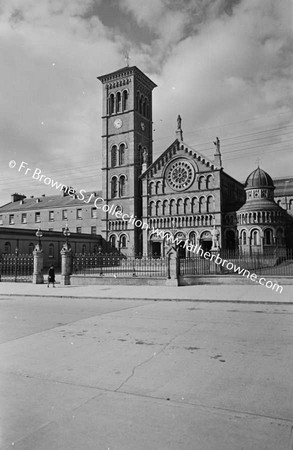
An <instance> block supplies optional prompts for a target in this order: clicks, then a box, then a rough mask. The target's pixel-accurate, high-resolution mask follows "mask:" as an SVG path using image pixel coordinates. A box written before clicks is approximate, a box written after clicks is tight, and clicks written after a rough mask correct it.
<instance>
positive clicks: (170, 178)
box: [166, 159, 194, 191]
mask: <svg viewBox="0 0 293 450" xmlns="http://www.w3.org/2000/svg"><path fill="white" fill-rule="evenodd" d="M193 180H194V168H193V165H192V164H191V163H190V162H189V161H187V160H186V159H177V160H176V161H174V162H173V163H171V164H170V165H169V167H168V168H167V172H166V181H167V184H168V185H169V186H170V188H171V189H174V190H176V191H184V190H185V189H187V188H189V186H190V185H191V184H192V182H193Z"/></svg>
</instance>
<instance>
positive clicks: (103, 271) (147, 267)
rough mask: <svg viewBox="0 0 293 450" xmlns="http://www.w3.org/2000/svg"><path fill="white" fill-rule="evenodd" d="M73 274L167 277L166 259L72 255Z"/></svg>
mask: <svg viewBox="0 0 293 450" xmlns="http://www.w3.org/2000/svg"><path fill="white" fill-rule="evenodd" d="M72 273H73V274H74V275H83V276H87V275H94V276H99V277H101V276H103V277H138V278H152V277H156V278H165V277H167V259H166V258H150V257H148V256H140V257H135V256H128V257H127V258H126V257H123V256H121V255H106V254H102V255H86V254H85V255H74V257H73V270H72Z"/></svg>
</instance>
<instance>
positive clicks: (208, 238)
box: [199, 231, 213, 252]
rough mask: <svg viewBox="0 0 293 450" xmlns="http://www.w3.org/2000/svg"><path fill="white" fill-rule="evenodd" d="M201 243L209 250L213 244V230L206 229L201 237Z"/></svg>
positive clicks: (204, 249) (205, 249) (206, 250)
mask: <svg viewBox="0 0 293 450" xmlns="http://www.w3.org/2000/svg"><path fill="white" fill-rule="evenodd" d="M199 243H200V246H201V248H202V249H203V251H204V252H209V251H210V249H211V248H212V245H213V239H212V235H211V232H210V231H204V232H203V233H202V235H201V237H200V241H199Z"/></svg>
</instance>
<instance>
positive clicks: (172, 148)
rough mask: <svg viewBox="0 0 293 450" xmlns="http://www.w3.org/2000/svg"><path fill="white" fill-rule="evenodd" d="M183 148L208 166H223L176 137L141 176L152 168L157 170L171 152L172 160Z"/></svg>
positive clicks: (212, 167)
mask: <svg viewBox="0 0 293 450" xmlns="http://www.w3.org/2000/svg"><path fill="white" fill-rule="evenodd" d="M182 149H184V150H185V153H186V154H187V155H189V156H192V157H193V158H194V159H195V160H196V159H197V160H199V161H202V162H203V163H204V164H205V165H206V166H207V168H211V169H218V170H219V169H221V167H218V166H216V165H215V163H214V162H213V161H212V160H210V159H209V158H207V157H206V156H204V155H203V154H202V153H200V152H198V151H197V150H194V149H192V148H191V147H190V146H189V145H188V144H186V143H185V142H183V141H179V140H178V139H175V141H174V142H172V144H171V145H169V147H168V148H167V149H166V150H165V151H164V152H163V153H161V155H160V156H158V158H157V159H156V160H155V161H154V162H153V163H152V164H151V165H150V166H149V167H148V168H147V170H146V171H145V172H144V173H142V174H141V178H144V177H145V176H146V175H148V174H149V173H150V172H151V171H152V170H155V171H156V170H157V166H158V165H160V164H161V162H162V161H163V160H164V159H165V157H166V156H167V155H168V154H170V153H171V154H172V156H171V157H170V160H171V159H172V158H173V156H175V155H176V153H177V152H178V151H179V150H182Z"/></svg>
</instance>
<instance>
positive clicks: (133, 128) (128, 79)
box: [98, 66, 156, 255]
mask: <svg viewBox="0 0 293 450" xmlns="http://www.w3.org/2000/svg"><path fill="white" fill-rule="evenodd" d="M98 79H99V80H100V81H101V82H102V84H103V108H102V111H103V112H102V114H103V115H102V123H103V134H102V140H103V145H102V190H103V198H104V200H105V203H107V205H108V206H109V210H108V211H105V212H104V215H103V223H104V226H103V231H104V233H105V235H106V239H107V241H110V243H111V245H112V247H115V248H116V249H118V250H120V251H121V252H122V253H124V254H128V255H134V254H135V255H138V254H139V253H141V251H142V238H141V236H142V230H141V226H139V225H140V219H141V216H142V198H141V182H140V179H139V176H140V175H141V173H142V164H143V165H144V166H145V165H146V166H147V167H148V166H149V165H150V164H151V163H152V160H153V153H152V141H153V136H152V90H153V89H154V88H155V87H156V84H155V83H153V82H152V81H151V80H150V79H149V78H148V77H147V76H146V75H145V74H144V73H142V72H141V71H140V70H139V69H138V68H137V67H135V66H133V67H128V66H127V67H124V68H123V69H119V70H117V71H115V72H112V73H109V74H107V75H103V76H100V77H98ZM105 209H108V208H105ZM114 211H120V212H121V214H119V217H118V218H117V216H116V215H115V212H114ZM123 219H124V220H123ZM135 223H136V224H137V225H135Z"/></svg>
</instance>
